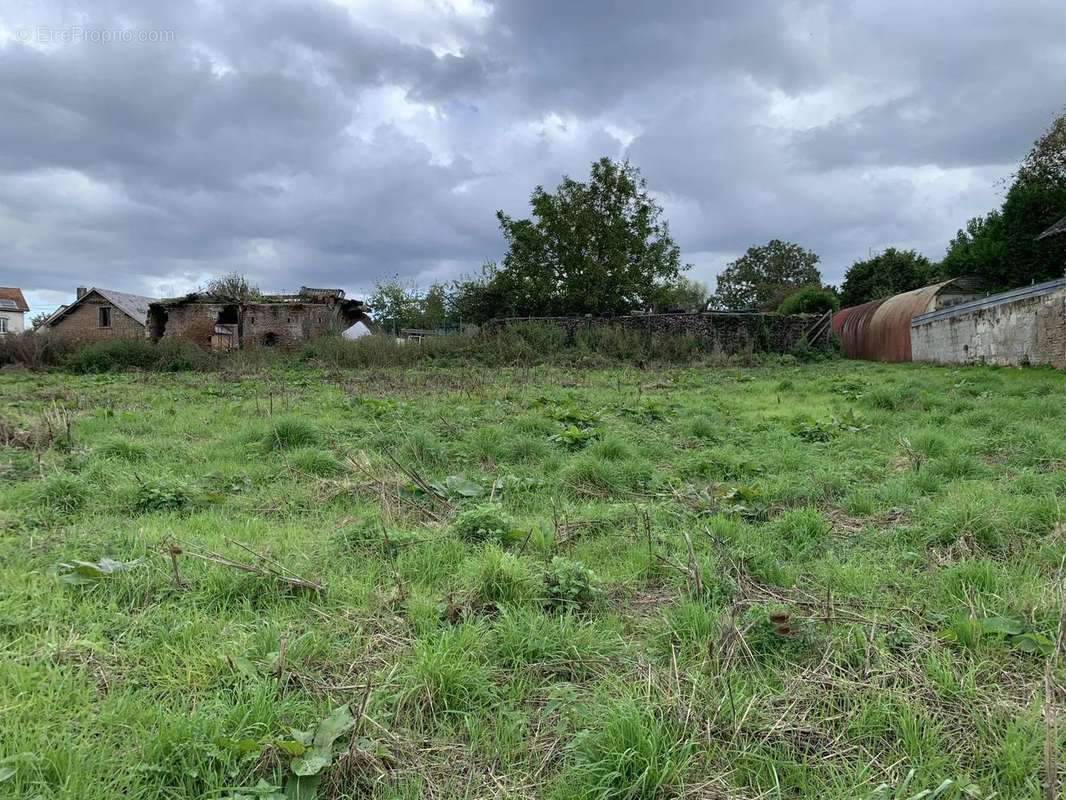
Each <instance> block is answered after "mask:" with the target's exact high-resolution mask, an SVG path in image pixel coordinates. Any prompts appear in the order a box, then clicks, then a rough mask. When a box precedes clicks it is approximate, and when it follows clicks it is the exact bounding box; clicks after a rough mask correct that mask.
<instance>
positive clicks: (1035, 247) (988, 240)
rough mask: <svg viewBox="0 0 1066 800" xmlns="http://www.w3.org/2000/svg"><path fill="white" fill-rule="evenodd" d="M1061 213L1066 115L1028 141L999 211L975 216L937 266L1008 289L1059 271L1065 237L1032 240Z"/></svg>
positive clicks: (1064, 209) (1065, 254) (1065, 187)
mask: <svg viewBox="0 0 1066 800" xmlns="http://www.w3.org/2000/svg"><path fill="white" fill-rule="evenodd" d="M1063 215H1066V115H1060V116H1059V117H1058V118H1057V119H1055V121H1054V122H1053V123H1052V125H1051V127H1050V128H1049V129H1048V130H1047V131H1046V132H1045V133H1044V135H1043V136H1041V137H1040V138H1039V139H1037V141H1036V142H1035V143H1034V144H1033V146H1032V148H1031V149H1030V150H1029V152H1028V154H1026V156H1025V158H1024V159H1023V160H1022V163H1021V165H1020V166H1019V167H1018V171H1017V172H1016V173H1015V175H1014V182H1013V183H1012V184H1011V187H1010V189H1009V190H1008V191H1007V196H1006V199H1005V200H1004V202H1003V207H1002V209H1001V210H1000V211H998V212H997V211H993V212H991V213H990V214H987V215H986V216H984V217H976V218H974V219H972V220H970V221H969V223H967V226H966V230H962V231H959V233H958V234H957V235H956V236H955V238H954V239H953V240H952V241H951V244H950V245H949V246H948V251H947V255H945V257H944V260H943V262H941V272H942V273H943V274H944V275H946V276H948V277H954V276H958V275H976V276H978V277H980V278H983V279H984V280H985V282H986V283H987V284H988V288H990V289H1011V288H1014V287H1016V286H1025V285H1027V284H1029V283H1033V282H1040V281H1046V280H1051V279H1053V278H1058V277H1061V276H1062V274H1063V269H1064V265H1066V237H1061V236H1058V237H1051V238H1048V239H1041V240H1039V241H1038V240H1037V236H1039V235H1040V233H1042V232H1043V231H1044V230H1045V229H1047V228H1048V227H1049V226H1050V225H1051V224H1052V223H1054V222H1055V221H1057V220H1058V219H1060V218H1061V217H1062V216H1063Z"/></svg>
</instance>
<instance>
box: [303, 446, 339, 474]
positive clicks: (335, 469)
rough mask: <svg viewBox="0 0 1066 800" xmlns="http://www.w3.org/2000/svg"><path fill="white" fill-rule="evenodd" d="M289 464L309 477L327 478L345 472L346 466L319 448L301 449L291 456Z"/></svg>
mask: <svg viewBox="0 0 1066 800" xmlns="http://www.w3.org/2000/svg"><path fill="white" fill-rule="evenodd" d="M289 463H290V464H292V465H293V466H294V467H295V468H296V469H298V470H300V472H306V473H307V474H308V475H317V476H319V477H327V476H329V475H336V474H338V473H340V472H343V471H344V465H343V464H342V463H341V462H340V461H338V460H337V459H336V458H335V457H334V455H333V454H332V453H330V452H329V451H327V450H320V449H319V448H317V447H301V448H299V449H297V450H294V451H293V452H292V453H290V454H289Z"/></svg>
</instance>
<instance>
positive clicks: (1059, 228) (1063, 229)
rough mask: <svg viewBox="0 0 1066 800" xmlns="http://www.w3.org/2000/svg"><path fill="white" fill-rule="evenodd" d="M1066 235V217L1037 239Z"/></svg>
mask: <svg viewBox="0 0 1066 800" xmlns="http://www.w3.org/2000/svg"><path fill="white" fill-rule="evenodd" d="M1063 234H1066V217H1063V218H1062V219H1060V220H1059V221H1058V222H1056V223H1055V224H1054V225H1052V226H1051V227H1050V228H1048V229H1047V230H1046V231H1044V232H1043V233H1042V234H1040V235H1039V236H1037V237H1036V238H1037V239H1047V238H1049V237H1051V236H1062V235H1063Z"/></svg>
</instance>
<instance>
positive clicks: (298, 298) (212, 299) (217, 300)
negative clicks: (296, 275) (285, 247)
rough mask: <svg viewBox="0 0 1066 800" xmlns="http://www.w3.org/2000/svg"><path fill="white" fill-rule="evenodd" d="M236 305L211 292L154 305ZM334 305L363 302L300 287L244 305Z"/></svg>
mask: <svg viewBox="0 0 1066 800" xmlns="http://www.w3.org/2000/svg"><path fill="white" fill-rule="evenodd" d="M198 303H203V304H204V305H236V303H234V302H233V301H232V300H231V299H228V298H223V297H217V296H215V295H212V294H211V293H210V292H189V294H186V295H182V296H181V297H165V298H163V299H161V300H153V301H152V305H158V306H165V307H168V308H175V307H177V306H185V305H195V304H198ZM301 303H307V304H310V305H316V304H321V305H332V304H339V305H343V306H344V307H345V308H358V307H362V305H363V301H362V300H345V299H344V290H343V289H312V288H308V287H306V286H302V287H300V291H299V293H297V294H262V295H259V296H258V297H257V298H255V299H254V300H248V301H245V303H244V305H275V304H280V305H299V304H301Z"/></svg>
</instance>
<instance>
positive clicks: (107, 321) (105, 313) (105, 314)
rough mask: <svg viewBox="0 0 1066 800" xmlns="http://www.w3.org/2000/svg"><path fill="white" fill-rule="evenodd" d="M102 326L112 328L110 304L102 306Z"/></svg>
mask: <svg viewBox="0 0 1066 800" xmlns="http://www.w3.org/2000/svg"><path fill="white" fill-rule="evenodd" d="M100 327H101V328H110V327H111V307H110V306H100Z"/></svg>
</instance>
